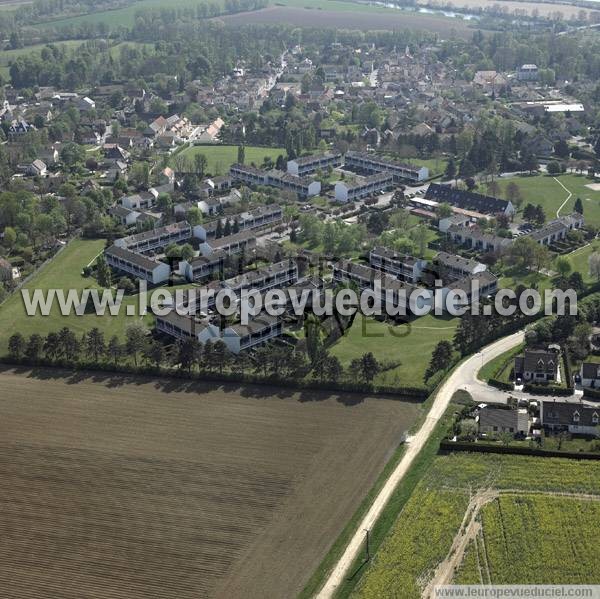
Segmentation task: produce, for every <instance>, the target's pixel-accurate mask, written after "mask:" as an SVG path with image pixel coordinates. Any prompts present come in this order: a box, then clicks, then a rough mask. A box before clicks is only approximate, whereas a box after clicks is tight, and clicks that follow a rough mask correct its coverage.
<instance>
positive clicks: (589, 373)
mask: <svg viewBox="0 0 600 599" xmlns="http://www.w3.org/2000/svg"><path fill="white" fill-rule="evenodd" d="M579 373H580V375H581V386H582V387H591V388H592V389H595V388H600V364H598V363H596V362H584V363H583V364H582V365H581V370H580V371H579Z"/></svg>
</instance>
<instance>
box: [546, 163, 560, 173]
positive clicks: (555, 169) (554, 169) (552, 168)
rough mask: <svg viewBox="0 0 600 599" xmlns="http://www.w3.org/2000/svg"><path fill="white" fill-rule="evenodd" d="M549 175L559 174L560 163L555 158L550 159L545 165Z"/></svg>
mask: <svg viewBox="0 0 600 599" xmlns="http://www.w3.org/2000/svg"><path fill="white" fill-rule="evenodd" d="M546 169H547V170H548V174H549V175H560V172H561V168H560V164H559V163H558V162H557V161H556V160H551V161H550V162H549V163H548V166H547V167H546Z"/></svg>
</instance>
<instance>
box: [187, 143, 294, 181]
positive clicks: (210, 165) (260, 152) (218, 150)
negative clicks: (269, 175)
mask: <svg viewBox="0 0 600 599" xmlns="http://www.w3.org/2000/svg"><path fill="white" fill-rule="evenodd" d="M237 152H238V147H237V146H222V145H212V146H192V147H189V148H186V149H185V150H183V152H182V154H183V156H185V157H186V158H188V159H189V160H193V159H194V156H195V155H196V154H204V155H205V156H206V161H207V166H206V170H207V172H209V173H211V174H212V175H225V174H226V173H227V172H228V171H229V167H230V166H231V165H232V164H234V163H236V162H237ZM280 155H283V156H284V157H285V156H286V151H285V149H284V148H261V147H258V146H246V148H245V163H246V164H252V163H254V164H256V165H257V166H260V165H262V163H263V161H264V159H265V157H267V156H268V157H269V158H271V160H273V162H275V160H277V157H278V156H280Z"/></svg>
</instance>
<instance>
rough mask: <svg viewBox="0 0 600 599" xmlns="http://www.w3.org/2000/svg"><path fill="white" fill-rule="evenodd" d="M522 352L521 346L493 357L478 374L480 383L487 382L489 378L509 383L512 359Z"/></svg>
mask: <svg viewBox="0 0 600 599" xmlns="http://www.w3.org/2000/svg"><path fill="white" fill-rule="evenodd" d="M522 351H523V344H521V345H518V346H517V347H513V348H512V349H509V350H508V351H505V352H504V353H502V354H500V355H499V356H497V357H495V358H494V359H493V360H490V361H489V362H486V363H485V364H484V365H483V366H482V367H481V369H480V370H479V372H478V373H477V378H478V379H480V380H482V381H487V380H488V379H491V378H496V379H498V380H500V381H504V382H506V383H508V382H510V381H509V377H510V371H511V369H512V366H513V364H514V358H515V357H516V356H518V355H519V354H520V353H521V352H522Z"/></svg>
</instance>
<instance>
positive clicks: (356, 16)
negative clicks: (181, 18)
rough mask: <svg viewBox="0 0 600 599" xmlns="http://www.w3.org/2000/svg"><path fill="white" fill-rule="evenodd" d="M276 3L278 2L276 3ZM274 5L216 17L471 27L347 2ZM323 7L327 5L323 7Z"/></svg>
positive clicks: (449, 29)
mask: <svg viewBox="0 0 600 599" xmlns="http://www.w3.org/2000/svg"><path fill="white" fill-rule="evenodd" d="M278 4H279V3H278ZM298 4H300V3H296V5H294V6H279V5H278V6H273V7H269V8H264V9H262V10H257V11H253V12H249V13H240V14H235V15H226V16H223V17H219V19H221V20H223V21H224V22H225V23H227V24H228V25H242V24H246V23H266V24H278V23H289V24H293V25H296V26H298V27H314V26H319V27H334V28H342V29H358V30H386V29H394V30H395V29H409V28H410V29H421V30H424V31H432V32H434V33H439V34H441V35H444V36H448V35H451V34H453V35H456V36H460V37H470V36H471V35H472V32H473V29H471V28H470V27H469V26H468V24H467V23H466V22H465V21H463V20H461V19H454V18H447V17H442V16H437V15H421V14H417V13H412V12H409V11H399V10H394V9H385V8H378V7H374V6H359V5H356V4H353V3H349V2H336V1H335V0H332V1H331V2H320V1H319V0H317V1H316V2H312V3H311V2H310V0H309V1H307V2H304V1H303V2H301V4H302V6H298ZM323 6H326V8H325V9H324V8H323Z"/></svg>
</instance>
